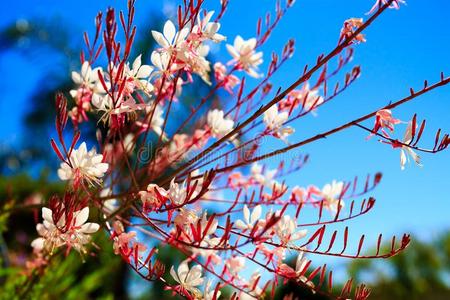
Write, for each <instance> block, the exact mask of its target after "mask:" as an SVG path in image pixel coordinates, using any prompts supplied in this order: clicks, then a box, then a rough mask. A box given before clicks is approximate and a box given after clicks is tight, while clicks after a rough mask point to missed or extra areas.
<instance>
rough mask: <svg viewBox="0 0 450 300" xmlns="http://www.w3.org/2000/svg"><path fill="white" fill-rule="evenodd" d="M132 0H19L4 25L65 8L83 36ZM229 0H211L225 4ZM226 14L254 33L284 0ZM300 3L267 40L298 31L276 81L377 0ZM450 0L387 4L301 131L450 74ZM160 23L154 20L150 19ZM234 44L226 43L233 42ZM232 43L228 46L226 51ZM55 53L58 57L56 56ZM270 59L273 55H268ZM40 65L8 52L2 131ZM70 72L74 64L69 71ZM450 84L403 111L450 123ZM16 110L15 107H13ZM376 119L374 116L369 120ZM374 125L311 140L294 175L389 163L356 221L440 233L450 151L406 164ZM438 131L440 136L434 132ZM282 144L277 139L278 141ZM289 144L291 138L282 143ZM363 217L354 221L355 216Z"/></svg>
mask: <svg viewBox="0 0 450 300" xmlns="http://www.w3.org/2000/svg"><path fill="white" fill-rule="evenodd" d="M119 2H120V3H121V4H120V5H119V7H124V5H123V3H125V1H86V0H80V1H71V2H70V3H69V1H57V2H55V1H52V0H41V1H31V0H23V1H12V2H9V3H8V11H5V10H4V11H2V13H1V14H2V18H0V26H5V25H7V24H9V23H11V22H15V20H16V19H18V18H25V19H26V18H33V17H41V18H51V17H59V18H60V20H61V22H65V23H67V24H68V25H69V26H72V28H73V31H74V32H78V33H79V34H78V35H75V36H73V39H80V40H81V38H82V31H83V30H85V29H92V28H93V19H94V16H95V15H96V12H97V11H98V10H100V9H104V8H105V7H106V6H107V5H113V6H116V7H117V5H118V3H119ZM218 2H219V1H218V0H215V1H206V3H207V6H208V4H210V5H213V6H210V7H215V6H217V3H218ZM230 2H231V4H230V7H229V10H228V13H227V15H226V16H225V18H224V19H223V24H222V25H223V27H222V33H223V34H225V35H226V36H228V39H229V41H232V40H233V39H234V36H235V35H236V34H241V35H242V36H243V37H244V38H249V37H252V36H253V35H254V32H255V27H256V26H255V24H256V20H257V18H258V16H261V15H263V14H264V13H265V12H266V11H268V10H272V9H273V7H274V3H275V1H272V0H270V1H269V0H253V1H241V0H231V1H230ZM296 2H297V3H296V5H295V7H294V8H293V9H292V10H291V11H290V12H289V13H288V14H287V16H286V17H285V19H284V20H283V21H282V22H281V23H280V25H279V27H278V28H277V29H276V30H275V32H274V34H273V36H272V38H271V40H270V42H269V43H268V44H267V45H266V46H265V47H264V49H265V50H266V55H265V57H266V58H268V56H269V53H270V52H271V51H272V50H273V49H276V50H278V49H280V48H281V45H282V43H283V42H284V41H286V40H287V39H288V38H291V37H292V38H294V39H295V40H296V54H295V57H294V59H293V60H292V61H290V62H289V63H288V64H287V66H286V68H285V69H284V72H282V73H279V74H278V76H276V77H275V78H274V83H275V86H277V85H281V86H287V84H288V83H289V82H292V81H293V80H294V79H295V78H296V75H297V74H298V73H299V72H301V70H302V69H303V66H304V64H305V63H310V64H311V63H313V62H314V60H315V58H316V56H317V55H318V54H320V53H322V52H323V51H327V50H329V49H331V48H332V47H334V46H335V43H336V40H337V38H338V35H339V30H340V28H341V26H342V23H343V21H344V20H345V19H347V18H350V17H366V16H365V15H364V13H365V12H367V11H368V9H369V8H370V7H371V5H372V4H373V2H374V0H346V1H335V0H323V1H317V0H297V1H296ZM162 7H163V1H143V0H140V1H139V0H138V1H137V12H136V21H137V24H140V23H146V18H151V17H152V14H150V13H149V12H150V11H151V10H152V9H159V10H161V9H162ZM449 9H450V2H448V1H446V0H433V1H414V0H410V1H408V5H407V6H402V8H401V9H400V10H399V11H396V10H390V11H388V12H387V13H385V14H384V15H383V16H382V17H381V18H380V19H379V20H378V21H377V22H375V24H373V26H372V27H371V28H369V29H368V30H367V31H366V35H367V36H366V37H367V43H365V44H362V45H359V46H357V47H356V54H355V57H354V61H353V64H354V65H361V67H362V77H361V78H360V79H359V81H358V82H357V83H356V84H354V85H353V86H352V87H351V88H350V89H349V90H348V91H347V92H346V93H345V94H344V95H342V96H340V97H339V98H337V99H335V100H334V101H333V102H332V103H329V104H327V105H326V106H324V107H322V108H320V109H319V115H318V117H316V118H314V117H310V118H306V119H304V120H302V121H301V122H300V123H297V124H296V129H297V133H296V135H295V137H294V138H292V139H291V140H292V141H294V140H295V139H301V138H304V137H308V136H310V135H313V134H315V133H317V132H320V131H323V130H326V129H330V128H332V127H333V126H335V125H339V124H341V123H343V122H345V121H350V120H352V119H354V118H356V117H358V116H359V115H361V114H363V113H367V112H370V111H372V110H375V109H376V108H379V107H381V106H383V105H385V104H387V103H388V102H389V101H391V100H396V99H399V98H401V97H403V96H406V95H407V94H408V90H409V87H410V86H412V87H414V88H415V89H418V88H419V87H421V85H422V83H423V80H424V79H428V80H429V82H434V81H436V80H438V78H439V72H440V71H444V72H446V73H447V74H449V75H450V31H449V30H448V28H450V13H449V11H450V10H449ZM149 30H150V28H149ZM223 50H224V47H222V50H220V51H223ZM224 53H225V51H224ZM48 59H49V60H50V59H51V57H48ZM267 60H268V59H267ZM40 71H41V70H40V66H39V65H35V64H31V63H30V62H29V61H28V60H26V59H24V58H22V57H21V56H20V55H18V54H16V53H13V52H8V53H6V54H5V55H3V56H0V72H1V73H2V74H7V76H6V77H3V79H2V80H1V81H0V89H1V90H2V93H1V96H0V115H1V116H2V125H1V128H0V140H1V141H2V142H6V143H10V142H14V141H15V140H16V141H17V139H15V138H14V136H15V132H18V130H19V129H20V123H21V117H22V112H23V111H24V109H25V108H26V103H27V99H28V97H29V96H30V93H31V91H32V90H33V88H34V86H35V84H36V82H37V80H38V79H39V78H40V77H39V76H40V75H39V74H40ZM67 75H68V76H69V74H67ZM449 96H450V87H444V88H442V89H440V90H437V91H434V92H432V93H430V94H428V95H426V96H424V97H421V98H419V99H417V100H416V101H414V102H412V103H409V104H406V105H405V106H403V107H400V108H398V109H396V110H395V111H394V113H395V115H396V116H398V117H399V118H400V119H403V120H408V119H409V118H410V117H411V116H412V115H413V114H414V113H415V112H417V113H419V117H421V118H426V119H427V120H428V130H429V131H428V133H429V137H430V136H432V135H433V134H434V132H435V130H436V129H437V128H438V127H442V128H443V129H444V131H450V99H449V98H450V97H449ZM11 111H13V112H14V113H11ZM368 124H371V123H368ZM365 137H366V133H365V132H362V131H361V130H359V129H350V130H347V131H346V132H343V133H340V134H337V135H335V136H332V137H330V138H328V139H327V140H323V141H320V142H318V143H315V144H314V145H309V146H307V147H304V148H303V149H302V150H301V151H302V152H304V153H310V154H311V161H310V164H309V165H308V166H307V167H306V168H305V169H304V170H302V171H301V173H299V174H298V176H295V177H291V178H289V179H288V183H289V184H300V185H307V184H309V183H314V184H316V185H318V186H322V185H323V184H325V183H326V182H329V181H331V180H332V179H341V180H346V179H352V178H353V177H354V176H355V175H359V176H363V177H364V176H365V175H366V174H367V173H374V172H377V171H381V172H382V173H383V174H384V178H383V181H382V184H380V186H379V187H378V189H377V190H376V191H375V192H373V194H372V195H373V196H374V197H375V198H376V199H377V206H376V208H375V209H374V210H373V211H372V212H371V214H369V215H367V216H365V217H363V218H360V219H358V220H356V221H353V222H355V223H354V226H351V227H353V231H354V233H367V234H368V235H369V236H372V237H373V238H374V241H375V236H376V235H377V234H378V233H384V234H386V235H389V234H392V233H402V232H413V233H416V234H418V235H419V236H421V237H423V238H426V239H428V238H431V237H433V236H435V235H436V234H437V233H438V232H441V231H443V230H448V228H449V225H450V220H449V209H450V196H449V188H450V152H448V151H447V152H444V153H441V154H439V155H426V154H424V155H423V164H424V167H423V168H418V167H416V166H415V165H408V166H407V169H406V170H405V171H401V170H400V167H399V153H398V151H395V150H392V149H391V148H390V147H388V146H386V145H382V144H380V143H378V142H376V139H372V140H371V141H369V142H367V141H366V140H365ZM424 141H425V142H426V141H429V142H430V144H431V143H432V142H431V139H430V138H429V139H426V138H425V139H424ZM277 145H278V146H279V144H274V145H270V146H271V147H275V146H277ZM280 145H281V144H280ZM352 224H353V223H350V225H352Z"/></svg>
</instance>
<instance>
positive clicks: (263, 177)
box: [250, 162, 277, 188]
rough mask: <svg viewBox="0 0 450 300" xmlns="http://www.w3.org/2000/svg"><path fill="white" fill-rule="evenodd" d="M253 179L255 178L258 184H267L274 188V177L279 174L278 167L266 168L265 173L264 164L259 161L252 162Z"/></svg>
mask: <svg viewBox="0 0 450 300" xmlns="http://www.w3.org/2000/svg"><path fill="white" fill-rule="evenodd" d="M250 171H251V173H252V179H253V180H255V181H256V182H257V183H258V184H261V185H263V186H266V187H268V188H272V187H273V184H274V178H275V175H276V174H277V169H272V170H266V171H265V172H264V174H263V173H262V171H263V166H262V165H260V164H258V163H257V162H255V163H253V164H252V167H251V170H250Z"/></svg>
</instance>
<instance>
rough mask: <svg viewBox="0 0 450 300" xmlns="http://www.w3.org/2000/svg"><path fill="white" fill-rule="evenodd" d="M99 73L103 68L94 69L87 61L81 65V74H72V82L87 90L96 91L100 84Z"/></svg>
mask: <svg viewBox="0 0 450 300" xmlns="http://www.w3.org/2000/svg"><path fill="white" fill-rule="evenodd" d="M98 71H102V69H101V68H95V69H92V68H91V66H90V65H89V62H88V61H85V62H84V63H83V65H81V72H80V73H78V72H75V71H73V72H72V80H73V82H74V83H75V84H77V85H79V86H82V85H84V86H85V87H87V88H90V89H94V87H95V86H96V85H97V84H98V83H99V78H98Z"/></svg>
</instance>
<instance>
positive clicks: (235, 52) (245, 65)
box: [227, 35, 263, 78]
mask: <svg viewBox="0 0 450 300" xmlns="http://www.w3.org/2000/svg"><path fill="white" fill-rule="evenodd" d="M255 48H256V39H255V38H251V39H249V40H244V39H242V37H241V36H239V35H238V36H237V37H236V38H235V39H234V45H233V46H232V45H229V44H228V45H227V50H228V52H229V53H230V55H231V56H232V57H233V59H234V61H236V62H238V63H239V65H240V67H241V68H242V69H244V70H245V71H246V72H247V74H248V75H250V76H252V77H255V78H258V77H261V75H260V74H258V72H257V68H258V66H259V65H260V64H262V62H263V59H262V56H263V53H262V52H255Z"/></svg>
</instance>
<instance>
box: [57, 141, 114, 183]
mask: <svg viewBox="0 0 450 300" xmlns="http://www.w3.org/2000/svg"><path fill="white" fill-rule="evenodd" d="M102 161H103V155H102V154H97V151H96V150H95V148H92V149H91V150H90V151H89V152H88V151H87V148H86V143H85V142H83V143H82V144H81V145H80V147H78V149H73V150H72V153H71V154H70V158H69V159H68V161H67V162H63V163H61V166H60V168H59V169H58V176H59V178H60V179H61V180H74V179H84V180H87V181H88V182H89V183H91V184H92V183H100V182H101V177H103V175H104V174H105V172H106V171H107V170H108V164H107V163H103V162H102ZM69 164H70V165H69Z"/></svg>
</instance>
